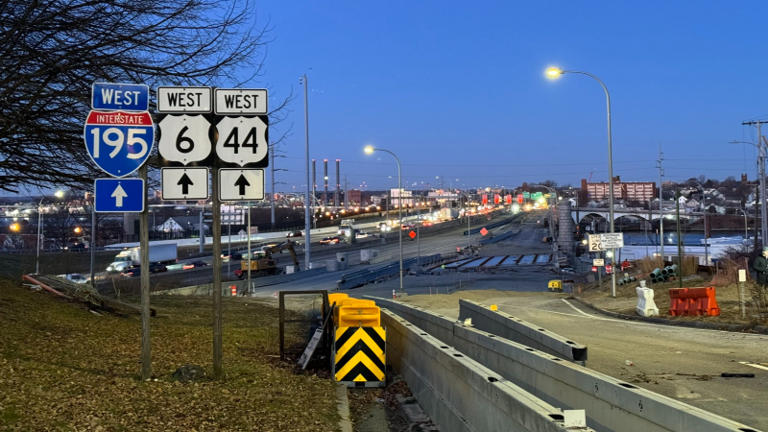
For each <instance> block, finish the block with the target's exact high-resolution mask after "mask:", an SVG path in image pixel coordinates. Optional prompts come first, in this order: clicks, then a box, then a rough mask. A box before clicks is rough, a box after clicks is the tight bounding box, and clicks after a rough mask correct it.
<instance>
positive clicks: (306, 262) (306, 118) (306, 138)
mask: <svg viewBox="0 0 768 432" xmlns="http://www.w3.org/2000/svg"><path fill="white" fill-rule="evenodd" d="M301 80H302V83H303V84H304V156H305V159H306V165H307V166H306V168H307V191H306V192H307V193H306V198H305V200H304V232H305V237H304V238H305V240H304V270H309V265H310V243H311V237H310V229H311V226H310V223H311V221H310V220H309V218H310V216H309V208H310V206H311V205H312V204H311V202H310V198H309V193H310V190H311V185H310V184H309V98H308V96H307V88H308V87H309V82H308V81H307V74H304V75H302V76H301ZM249 252H250V251H249Z"/></svg>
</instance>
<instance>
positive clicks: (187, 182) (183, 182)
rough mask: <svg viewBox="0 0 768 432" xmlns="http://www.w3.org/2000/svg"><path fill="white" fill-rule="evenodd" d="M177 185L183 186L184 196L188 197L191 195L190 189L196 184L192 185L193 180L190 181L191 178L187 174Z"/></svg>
mask: <svg viewBox="0 0 768 432" xmlns="http://www.w3.org/2000/svg"><path fill="white" fill-rule="evenodd" d="M176 184H177V185H181V193H182V195H187V194H188V193H189V187H190V186H192V185H193V184H194V183H192V180H190V179H189V177H188V176H187V173H184V174H183V175H182V176H181V178H180V179H179V182H178V183H176Z"/></svg>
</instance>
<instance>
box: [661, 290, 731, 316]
mask: <svg viewBox="0 0 768 432" xmlns="http://www.w3.org/2000/svg"><path fill="white" fill-rule="evenodd" d="M669 298H670V303H669V314H670V315H672V316H680V315H707V316H718V315H720V307H718V305H717V299H716V298H715V287H711V286H710V287H701V288H672V289H670V290H669Z"/></svg>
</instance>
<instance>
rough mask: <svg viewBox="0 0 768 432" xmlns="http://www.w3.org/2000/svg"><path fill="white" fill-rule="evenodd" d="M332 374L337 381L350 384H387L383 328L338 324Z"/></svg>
mask: <svg viewBox="0 0 768 432" xmlns="http://www.w3.org/2000/svg"><path fill="white" fill-rule="evenodd" d="M333 376H334V378H335V379H336V381H338V382H343V383H345V384H346V385H347V386H349V387H384V385H385V382H386V379H385V378H386V332H385V331H384V327H381V326H373V327H336V331H335V333H334V337H333Z"/></svg>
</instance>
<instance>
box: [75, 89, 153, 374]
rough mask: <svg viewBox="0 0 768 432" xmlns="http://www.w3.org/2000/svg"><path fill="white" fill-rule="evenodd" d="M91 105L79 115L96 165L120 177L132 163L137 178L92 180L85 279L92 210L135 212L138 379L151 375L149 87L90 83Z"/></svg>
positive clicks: (93, 243) (93, 236) (93, 219)
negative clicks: (85, 113)
mask: <svg viewBox="0 0 768 432" xmlns="http://www.w3.org/2000/svg"><path fill="white" fill-rule="evenodd" d="M91 108H92V109H93V110H92V111H91V112H90V113H89V114H88V117H87V119H86V121H85V127H84V130H83V138H84V141H85V148H86V151H87V152H88V155H89V156H90V157H91V160H92V161H93V163H94V164H96V166H98V167H99V168H100V169H101V170H102V171H104V172H105V173H107V174H109V175H110V176H112V177H125V176H127V175H129V174H131V173H133V172H134V171H136V170H137V169H138V170H139V177H140V178H139V179H126V178H116V179H115V178H110V179H97V180H96V181H95V182H94V196H93V209H92V215H91V225H92V226H91V284H92V286H93V284H94V277H95V275H94V270H93V265H94V255H93V253H94V249H93V248H94V247H95V246H96V240H95V239H96V213H97V212H115V213H116V212H137V213H140V216H139V220H140V228H139V229H140V232H139V244H140V248H141V259H140V261H141V379H142V380H148V379H149V378H150V377H151V376H152V364H151V355H150V354H151V352H150V338H149V317H150V308H149V217H148V214H147V205H146V204H147V193H146V187H145V185H146V180H147V166H146V165H145V164H144V163H145V162H146V161H147V159H148V158H149V155H150V154H151V153H152V146H153V145H154V141H155V140H154V124H153V122H152V116H151V115H150V114H149V112H148V111H147V110H148V108H149V87H147V86H146V85H144V84H115V83H94V84H93V87H92V91H91Z"/></svg>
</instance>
